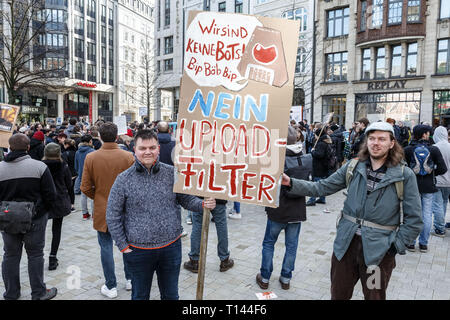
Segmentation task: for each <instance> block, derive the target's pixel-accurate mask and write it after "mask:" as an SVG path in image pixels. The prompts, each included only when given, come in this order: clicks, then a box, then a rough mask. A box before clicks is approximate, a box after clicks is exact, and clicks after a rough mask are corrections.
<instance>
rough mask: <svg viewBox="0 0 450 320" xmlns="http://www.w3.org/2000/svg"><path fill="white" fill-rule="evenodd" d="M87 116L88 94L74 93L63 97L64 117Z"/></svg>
mask: <svg viewBox="0 0 450 320" xmlns="http://www.w3.org/2000/svg"><path fill="white" fill-rule="evenodd" d="M73 116H74V117H82V116H89V92H87V91H76V92H73V93H69V94H65V95H64V117H65V118H70V117H73Z"/></svg>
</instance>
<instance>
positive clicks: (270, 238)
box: [261, 219, 301, 283]
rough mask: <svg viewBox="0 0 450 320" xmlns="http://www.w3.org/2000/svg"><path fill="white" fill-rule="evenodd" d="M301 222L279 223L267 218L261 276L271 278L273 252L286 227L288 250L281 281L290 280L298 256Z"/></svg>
mask: <svg viewBox="0 0 450 320" xmlns="http://www.w3.org/2000/svg"><path fill="white" fill-rule="evenodd" d="M300 227H301V223H279V222H275V221H272V220H270V219H267V225H266V234H265V235H264V241H263V246H262V247H263V248H262V262H261V276H262V278H263V279H266V280H269V279H270V276H271V275H272V271H273V254H274V251H275V243H276V242H277V239H278V235H279V234H280V232H281V230H283V229H284V233H285V240H284V242H285V245H286V252H285V254H284V259H283V265H282V268H281V281H283V282H284V283H287V282H289V280H290V279H291V278H292V271H294V266H295V258H296V256H297V246H298V237H299V234H300Z"/></svg>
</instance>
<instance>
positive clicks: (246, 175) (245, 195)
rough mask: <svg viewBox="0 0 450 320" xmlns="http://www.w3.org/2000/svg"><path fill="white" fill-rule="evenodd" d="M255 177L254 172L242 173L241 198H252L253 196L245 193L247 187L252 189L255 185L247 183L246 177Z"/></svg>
mask: <svg viewBox="0 0 450 320" xmlns="http://www.w3.org/2000/svg"><path fill="white" fill-rule="evenodd" d="M254 177H256V173H244V176H243V180H242V187H241V196H242V200H253V199H255V197H252V196H249V195H247V191H248V190H249V189H254V188H255V186H254V185H252V184H249V183H248V179H250V178H254Z"/></svg>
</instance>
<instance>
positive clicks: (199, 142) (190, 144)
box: [174, 11, 299, 207]
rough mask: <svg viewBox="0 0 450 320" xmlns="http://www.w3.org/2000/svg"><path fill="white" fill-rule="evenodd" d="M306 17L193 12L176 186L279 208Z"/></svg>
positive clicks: (186, 52) (183, 86)
mask: <svg viewBox="0 0 450 320" xmlns="http://www.w3.org/2000/svg"><path fill="white" fill-rule="evenodd" d="M298 30H299V22H298V21H293V20H285V19H275V18H267V17H256V16H250V15H242V14H231V13H218V12H198V11H194V12H190V13H189V20H188V26H187V30H186V39H185V44H186V45H185V48H184V59H185V60H184V71H183V77H182V80H181V94H180V106H179V114H178V123H177V137H176V147H175V154H174V164H175V168H176V181H175V185H174V192H178V193H187V194H193V195H197V196H204V197H213V198H216V199H226V200H232V201H239V202H244V203H252V204H258V205H263V206H270V207H276V206H277V201H278V194H277V193H278V190H279V178H280V176H281V174H282V172H283V167H284V157H285V152H286V142H287V139H286V138H287V129H288V124H289V113H290V109H291V104H292V94H293V79H294V70H295V61H296V54H297V41H296V40H295V41H293V40H292V39H298Z"/></svg>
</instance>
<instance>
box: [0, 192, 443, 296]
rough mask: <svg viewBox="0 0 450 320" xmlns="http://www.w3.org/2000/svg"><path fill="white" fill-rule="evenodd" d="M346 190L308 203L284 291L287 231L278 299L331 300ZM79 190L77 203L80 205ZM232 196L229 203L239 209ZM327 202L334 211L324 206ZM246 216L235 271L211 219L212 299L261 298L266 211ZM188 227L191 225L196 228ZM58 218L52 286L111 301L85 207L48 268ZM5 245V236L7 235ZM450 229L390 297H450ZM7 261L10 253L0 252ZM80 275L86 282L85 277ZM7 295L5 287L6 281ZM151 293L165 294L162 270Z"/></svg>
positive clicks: (403, 274)
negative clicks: (220, 250) (222, 257)
mask: <svg viewBox="0 0 450 320" xmlns="http://www.w3.org/2000/svg"><path fill="white" fill-rule="evenodd" d="M343 199H344V196H343V194H342V192H339V193H337V194H335V195H333V196H330V197H327V205H316V206H315V207H308V209H307V216H308V220H307V221H306V222H304V223H303V224H302V227H301V232H300V240H299V247H298V252H297V259H296V264H295V270H294V272H293V278H292V281H291V288H290V290H282V289H281V285H280V283H279V282H278V277H279V274H280V272H281V262H282V260H283V256H284V234H283V233H282V234H281V235H280V237H279V239H278V242H277V244H276V247H275V255H274V271H273V274H272V278H271V282H270V286H269V289H268V290H269V291H273V292H274V293H275V294H276V295H277V296H278V298H277V299H286V300H294V299H298V300H300V299H316V300H317V299H318V300H320V299H329V298H330V261H331V255H332V248H333V241H334V238H335V235H336V227H335V223H336V216H337V214H338V213H339V211H340V209H341V208H342V201H343ZM79 201H80V197H79V196H77V199H76V208H80V205H79ZM231 205H232V203H228V207H229V208H231ZM325 207H327V208H329V209H330V211H331V212H330V213H324V212H323V209H324V208H325ZM241 212H242V220H230V219H228V232H229V247H230V251H231V257H232V258H233V259H234V261H235V266H234V267H233V268H232V269H230V270H228V271H227V272H224V273H222V272H219V258H218V257H217V246H216V244H217V235H216V232H215V227H214V223H211V224H210V231H209V242H208V255H207V261H206V275H205V289H204V299H205V300H206V299H210V300H219V299H220V300H236V299H242V300H249V299H250V300H253V299H256V295H255V293H257V292H262V291H263V290H261V289H260V288H259V287H258V285H257V284H256V282H255V276H256V274H257V273H258V272H259V268H260V263H261V244H262V240H263V238H264V231H265V225H266V215H265V213H264V209H263V208H262V207H258V206H251V205H242V206H241ZM185 217H186V212H184V211H183V227H184V228H185V230H186V231H188V232H190V231H191V227H192V226H190V225H187V224H186V223H185ZM51 224H52V223H51V221H49V223H48V225H47V235H46V246H45V259H46V261H45V282H46V284H47V287H52V286H55V287H57V288H58V295H57V297H56V298H55V299H59V300H105V299H107V298H106V297H104V296H102V295H101V293H100V288H101V286H102V284H103V283H104V280H103V271H102V268H101V263H100V249H99V245H98V242H97V233H96V231H95V230H93V228H92V220H89V221H83V220H82V218H81V211H80V210H76V211H74V212H72V213H71V214H70V215H69V216H68V217H67V218H65V219H64V222H63V231H62V240H61V246H60V249H59V252H58V259H59V267H58V269H57V270H55V271H48V269H47V268H48V254H49V250H50V243H51ZM182 239H183V240H182V243H183V262H184V261H186V260H187V259H188V252H189V248H190V240H189V236H187V237H184V238H182ZM0 243H1V246H3V243H2V239H0ZM449 250H450V235H447V236H446V237H445V238H439V237H436V236H430V241H429V251H428V253H420V252H418V251H417V252H414V253H411V252H408V253H407V254H406V255H403V256H399V255H397V257H396V262H397V267H396V268H395V269H394V271H393V273H392V278H391V281H390V283H389V288H388V291H387V298H388V299H407V300H409V299H411V300H412V299H450V277H448V274H449V272H450V254H449ZM121 255H122V254H121V253H120V252H119V250H118V249H117V247H114V257H115V261H116V276H117V281H118V294H119V295H118V297H117V298H116V299H121V300H128V299H130V291H126V290H125V278H124V273H123V262H122V258H121ZM0 260H2V257H0ZM20 275H21V283H22V296H21V300H28V299H30V298H31V295H30V294H31V289H30V286H29V281H28V272H27V258H26V254H25V250H24V253H23V257H22V261H21V273H20ZM77 275H79V281H78V283H77V281H76V279H77ZM196 284H197V275H196V274H193V273H191V272H189V271H187V270H185V269H183V268H181V272H180V281H179V294H180V299H182V300H187V299H195V297H196ZM0 292H1V294H2V295H3V292H4V286H3V282H2V281H1V282H0ZM151 299H160V297H159V291H158V287H157V285H156V275H155V276H154V281H153V287H152V291H151ZM353 299H363V295H362V290H361V285H360V283H359V282H358V284H357V285H356V287H355V291H354V295H353Z"/></svg>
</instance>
